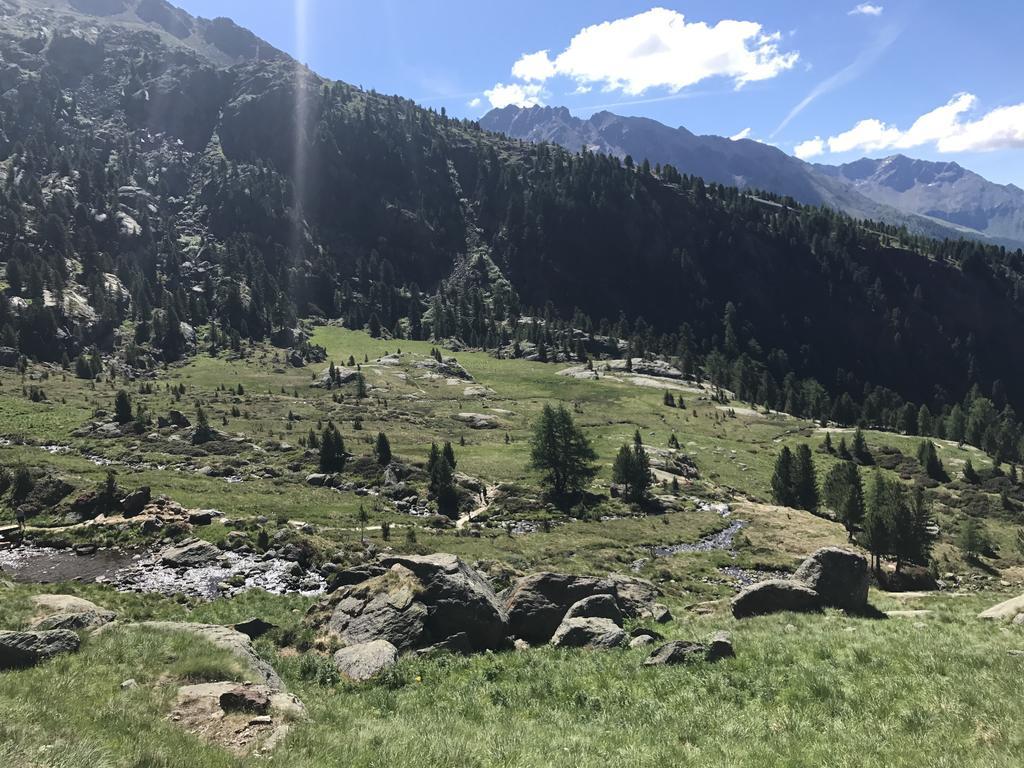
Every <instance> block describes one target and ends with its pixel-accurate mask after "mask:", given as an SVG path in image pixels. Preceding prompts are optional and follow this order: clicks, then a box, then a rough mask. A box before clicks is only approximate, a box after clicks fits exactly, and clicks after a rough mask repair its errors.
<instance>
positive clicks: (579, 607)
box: [563, 595, 622, 627]
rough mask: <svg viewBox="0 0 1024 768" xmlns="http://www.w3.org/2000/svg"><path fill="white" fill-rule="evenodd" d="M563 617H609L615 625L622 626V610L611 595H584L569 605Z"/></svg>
mask: <svg viewBox="0 0 1024 768" xmlns="http://www.w3.org/2000/svg"><path fill="white" fill-rule="evenodd" d="M565 618H566V619H577V618H586V619H590V618H594V619H611V621H612V622H614V623H615V624H616V626H619V627H621V626H622V611H621V610H620V609H619V604H618V603H616V602H615V598H614V597H612V596H611V595H591V596H590V597H584V598H583V599H582V600H578V601H576V602H575V603H573V604H572V605H571V606H569V610H568V611H566V613H565ZM564 620H565V619H563V621H564Z"/></svg>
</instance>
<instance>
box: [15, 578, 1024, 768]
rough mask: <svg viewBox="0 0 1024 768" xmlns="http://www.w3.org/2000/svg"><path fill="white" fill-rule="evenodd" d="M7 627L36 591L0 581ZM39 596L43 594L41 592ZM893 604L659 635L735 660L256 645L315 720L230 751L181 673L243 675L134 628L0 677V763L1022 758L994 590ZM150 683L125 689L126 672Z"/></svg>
mask: <svg viewBox="0 0 1024 768" xmlns="http://www.w3.org/2000/svg"><path fill="white" fill-rule="evenodd" d="M0 589H2V593H0V594H2V596H3V597H4V601H3V608H0V617H2V618H3V620H4V621H3V623H4V624H5V625H7V626H11V625H17V622H18V621H19V619H21V618H23V617H24V616H25V615H27V612H28V610H29V609H28V604H27V594H28V592H29V591H30V588H28V587H21V586H19V587H13V588H0ZM31 589H32V590H34V589H36V588H31ZM82 591H83V592H84V593H85V594H87V595H88V596H89V597H91V598H93V599H97V600H101V601H106V602H107V603H108V604H111V605H113V606H116V607H117V608H118V609H119V610H121V611H122V614H123V616H124V617H126V618H153V617H160V618H172V619H174V618H185V617H186V616H187V617H188V618H189V619H191V620H200V621H223V622H227V621H232V620H238V619H240V618H243V617H245V616H247V615H249V614H250V613H251V612H253V611H254V610H255V611H259V612H260V613H261V615H266V616H268V617H270V618H272V619H274V620H276V621H279V622H281V623H282V625H283V626H287V625H288V624H289V622H290V623H294V622H295V621H296V614H295V613H293V610H294V609H295V608H296V607H301V602H302V601H301V600H300V601H299V604H298V606H296V602H295V599H293V598H272V597H269V596H262V597H260V596H255V595H248V596H245V597H243V598H238V599H236V600H233V601H217V602H215V603H212V604H206V605H200V606H196V607H195V608H194V609H193V610H192V611H189V610H188V609H187V608H185V607H183V606H181V605H180V604H177V603H175V602H173V601H167V600H159V599H154V598H144V597H137V596H131V597H127V596H115V595H112V594H104V593H103V592H102V591H101V590H98V589H96V588H90V589H85V590H82ZM873 599H874V601H875V602H876V604H878V605H880V606H882V607H890V608H891V607H896V608H908V607H909V608H918V609H921V608H924V609H927V610H931V611H932V613H931V614H929V615H927V616H924V617H921V618H894V619H889V620H872V619H855V618H849V617H846V616H845V615H843V614H841V613H838V612H829V613H827V614H826V615H824V616H801V615H787V614H782V615H777V616H774V617H765V618H761V619H754V620H747V621H745V622H736V621H735V620H733V619H731V618H730V617H727V616H726V615H724V613H723V611H722V610H721V609H720V610H719V611H718V612H716V613H715V614H712V615H710V616H697V615H694V614H688V613H686V612H685V611H684V610H682V609H681V606H679V605H674V606H673V607H674V608H676V609H677V610H678V611H679V612H680V614H681V615H680V618H679V620H677V621H676V622H674V623H673V624H670V625H668V626H667V628H666V629H665V631H666V633H667V634H668V635H669V636H670V637H679V638H685V639H696V640H701V639H704V638H706V637H707V636H708V635H710V634H711V632H712V631H714V630H717V629H722V628H724V629H728V630H730V631H731V632H732V633H733V638H734V644H735V647H736V652H737V657H736V658H735V659H732V660H726V661H722V662H719V663H717V664H714V665H706V664H700V665H694V666H689V667H673V668H644V667H643V666H642V665H641V662H642V660H643V658H644V657H645V655H646V651H645V650H643V649H638V650H629V651H614V652H582V651H557V650H551V649H545V648H539V649H534V650H530V651H527V652H520V653H515V652H509V653H499V654H485V655H483V656H477V657H472V658H460V657H441V658H437V659H432V660H422V659H419V660H417V659H407V660H404V661H403V662H401V663H400V665H399V666H398V667H397V668H396V669H395V670H394V671H393V672H391V673H389V674H388V675H387V676H386V677H385V678H383V679H380V680H379V681H377V682H374V683H371V684H368V685H363V686H355V685H348V684H338V683H335V682H333V681H332V680H330V679H325V677H324V676H323V674H322V672H323V670H324V669H325V668H327V667H328V662H327V660H326V659H325V660H323V661H322V662H319V663H314V662H312V661H311V660H309V659H307V658H306V657H297V656H295V655H293V654H278V653H277V651H276V649H275V648H274V646H273V645H272V644H271V643H269V642H265V641H261V645H260V648H261V650H262V652H263V653H264V655H265V656H266V657H267V658H269V659H271V660H272V661H273V662H274V664H275V666H276V668H277V669H278V670H279V671H280V672H281V674H282V675H283V677H284V678H285V680H286V682H287V684H288V686H289V689H290V690H291V691H292V692H294V693H296V694H297V695H299V696H300V697H301V698H302V699H303V700H304V702H305V703H306V706H307V710H308V715H309V716H308V719H307V720H306V721H304V722H302V723H300V724H299V725H298V726H297V727H295V728H294V730H293V731H292V733H291V734H290V735H289V737H288V740H287V741H286V743H285V745H284V746H283V747H281V748H279V749H278V750H277V751H276V752H275V753H274V754H273V755H272V756H270V757H268V758H247V759H246V758H233V757H231V756H230V755H228V754H227V753H226V752H224V751H222V750H220V749H218V748H216V747H213V746H210V745H206V744H204V743H202V742H200V741H198V740H197V739H194V738H192V737H190V736H187V735H186V734H184V733H182V732H180V731H179V730H178V729H177V728H176V727H175V726H174V725H173V724H172V723H170V722H169V721H168V720H167V719H166V717H165V713H166V712H167V711H168V709H169V706H170V705H169V702H170V699H171V698H172V694H173V690H174V687H175V686H176V685H178V684H181V683H183V682H195V681H202V680H207V679H225V678H226V679H238V680H241V679H244V678H245V671H244V670H241V669H239V668H238V667H237V663H236V662H235V661H234V660H233V659H231V658H230V657H226V656H224V655H223V654H222V653H220V652H218V651H217V650H216V649H214V648H212V647H208V646H205V645H203V644H202V643H197V642H196V641H194V640H193V639H190V638H186V637H185V636H177V635H175V634H173V633H172V634H167V633H156V632H152V631H145V630H142V629H136V628H132V627H124V628H119V629H115V630H111V631H108V632H105V633H103V634H101V635H100V636H98V637H96V638H93V639H91V640H89V641H88V642H87V643H86V645H85V647H84V649H83V650H82V651H81V652H80V653H79V654H77V655H75V656H68V657H64V658H60V659H58V660H55V661H54V662H52V663H50V664H47V665H44V666H42V667H39V668H36V669H33V670H26V671H20V672H13V673H4V674H3V675H0V710H2V711H3V712H4V717H3V719H2V721H0V757H2V759H3V764H4V765H9V766H11V767H12V768H28V767H29V766H32V767H33V768H35V767H36V766H39V767H40V768H42V766H46V768H52V767H54V766H59V767H60V768H86V766H88V768H97V767H101V766H102V767H105V766H139V767H140V768H141V766H167V767H168V768H170V767H171V766H175V767H177V766H180V767H181V768H185V767H186V766H188V767H189V768H200V767H205V766H245V765H275V766H276V765H279V766H334V765H346V766H397V765H402V766H412V767H419V766H423V767H424V768H426V767H428V766H430V767H435V766H451V767H452V768H455V767H456V766H459V767H461V766H480V767H481V768H483V767H484V766H487V767H489V766H523V767H526V766H531V767H532V766H665V765H672V766H691V765H692V766H751V767H753V766H764V765H779V766H807V765H829V766H862V765H885V766H908V767H910V766H920V765H922V764H924V765H934V766H947V767H949V768H953V767H954V766H956V767H958V768H959V767H961V766H985V767H986V768H991V767H995V766H1007V767H1009V766H1017V765H1020V764H1021V761H1022V760H1024V730H1022V729H1021V727H1020V722H1019V708H1020V691H1019V679H1020V670H1021V663H1022V661H1021V657H1020V656H1015V655H1011V654H1010V653H1009V651H1014V650H1020V649H1021V648H1022V646H1024V631H1022V630H1021V629H1019V628H1015V629H1014V630H1010V629H1007V628H1000V627H998V626H996V625H993V624H991V623H986V622H982V621H979V620H977V619H975V618H974V613H975V612H977V610H979V609H980V608H982V607H984V606H986V605H987V601H988V598H987V597H986V596H973V597H972V596H962V597H956V596H933V597H921V598H913V599H904V600H896V599H894V598H889V597H885V596H878V595H875V596H874V598H873ZM127 678H133V679H135V680H136V681H137V682H138V683H139V684H140V685H139V687H138V688H136V689H133V690H130V691H122V690H121V687H120V683H121V681H123V680H125V679H127Z"/></svg>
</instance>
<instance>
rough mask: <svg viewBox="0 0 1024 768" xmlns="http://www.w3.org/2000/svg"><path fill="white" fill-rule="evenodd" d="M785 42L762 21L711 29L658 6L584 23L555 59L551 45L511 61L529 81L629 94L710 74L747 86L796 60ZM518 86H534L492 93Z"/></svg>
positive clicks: (725, 23) (515, 72) (675, 85)
mask: <svg viewBox="0 0 1024 768" xmlns="http://www.w3.org/2000/svg"><path fill="white" fill-rule="evenodd" d="M780 40H781V35H780V34H779V33H778V32H774V33H765V32H764V30H763V27H762V26H761V25H760V24H758V23H757V22H753V21H733V20H729V19H726V20H722V21H719V22H718V23H717V24H715V25H714V26H709V25H708V24H706V23H704V22H693V23H687V21H686V20H685V18H684V17H683V14H681V13H678V12H676V11H671V10H668V9H665V8H652V9H651V10H649V11H646V12H644V13H640V14H637V15H635V16H630V17H627V18H623V19H616V20H614V21H606V22H604V23H602V24H595V25H593V26H590V27H585V28H584V29H582V30H580V31H579V32H578V33H576V35H575V36H574V37H573V38H572V40H571V41H570V42H569V45H568V46H567V47H566V48H565V50H563V51H562V52H561V53H559V54H558V55H557V56H555V57H554V58H551V56H550V53H549V51H546V50H545V51H537V52H536V53H529V54H524V55H523V56H521V57H520V58H519V60H518V61H516V63H515V64H514V65H513V66H512V75H513V76H514V77H515V78H517V79H518V80H521V81H523V82H524V83H526V84H535V83H544V82H545V81H547V80H549V79H551V78H552V77H555V76H556V75H561V76H565V77H569V78H572V79H573V80H575V81H576V83H577V85H578V86H579V88H589V87H591V86H592V85H599V86H600V87H601V89H602V90H604V91H621V92H622V93H624V94H626V95H629V96H639V95H640V94H643V93H644V92H646V91H648V90H650V89H652V88H666V89H668V90H669V92H671V93H676V92H678V91H680V90H681V89H683V88H686V87H687V86H690V85H694V84H695V83H699V82H701V81H702V80H706V79H708V78H712V77H725V78H728V79H730V80H732V81H733V83H734V84H735V86H736V88H741V87H743V86H744V85H745V84H747V83H751V82H755V81H758V80H767V79H769V78H772V77H775V76H776V75H778V74H780V73H781V72H784V71H785V70H787V69H791V68H792V67H793V65H794V64H796V61H797V59H798V58H799V53H798V52H796V51H792V52H782V51H781V50H780V49H779V42H780ZM513 87H520V88H528V87H531V86H530V85H519V86H516V84H512V85H507V86H506V85H502V84H500V83H499V84H498V85H496V86H495V88H494V89H492V90H495V91H498V89H499V88H501V89H504V90H501V91H498V92H499V93H500V94H501V95H502V98H501V100H505V98H506V94H507V89H509V88H513ZM493 101H494V99H493V98H492V102H493ZM510 103H512V102H510Z"/></svg>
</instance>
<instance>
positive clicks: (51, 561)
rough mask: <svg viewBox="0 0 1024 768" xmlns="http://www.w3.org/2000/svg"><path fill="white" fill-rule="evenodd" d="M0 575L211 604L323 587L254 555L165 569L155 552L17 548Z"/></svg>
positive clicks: (228, 555) (310, 575)
mask: <svg viewBox="0 0 1024 768" xmlns="http://www.w3.org/2000/svg"><path fill="white" fill-rule="evenodd" d="M0 572H2V573H3V574H4V575H7V576H10V578H11V579H13V580H14V581H18V582H23V583H35V584H54V583H58V582H65V581H82V582H96V583H101V584H108V585H110V586H111V587H113V588H114V589H116V590H118V591H119V592H147V593H156V594H161V595H178V594H185V595H191V596H193V597H200V598H205V599H212V598H215V597H230V596H232V595H236V594H239V593H241V592H245V591H246V590H249V589H262V590H265V591H267V592H270V593H273V594H285V593H294V592H298V593H300V594H303V595H315V594H319V593H321V592H323V591H324V589H325V588H326V581H325V580H324V578H323V577H322V576H321V575H320V574H319V573H317V572H316V571H312V570H310V571H304V570H302V569H300V568H299V567H297V565H296V564H295V563H294V562H291V561H289V560H284V559H280V558H276V557H267V556H266V555H257V554H240V553H237V552H224V553H223V555H222V556H221V557H219V558H218V559H217V561H216V562H214V563H210V564H207V565H202V566H197V567H193V568H175V567H171V566H168V565H165V564H164V563H163V562H162V560H161V557H160V554H159V553H158V552H155V551H147V552H126V551H123V550H116V549H100V550H97V551H96V552H94V553H91V554H76V553H75V552H74V550H70V549H52V548H49V547H34V546H31V545H28V546H19V547H14V548H12V549H3V550H0Z"/></svg>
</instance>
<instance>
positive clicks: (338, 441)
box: [320, 421, 346, 472]
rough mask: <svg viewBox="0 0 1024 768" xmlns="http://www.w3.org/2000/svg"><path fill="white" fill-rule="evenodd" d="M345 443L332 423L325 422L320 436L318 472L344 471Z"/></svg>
mask: <svg viewBox="0 0 1024 768" xmlns="http://www.w3.org/2000/svg"><path fill="white" fill-rule="evenodd" d="M345 458H346V456H345V441H344V440H343V439H342V437H341V432H339V431H338V428H337V427H336V426H334V422H333V421H329V422H327V426H326V427H325V428H324V431H323V434H322V435H321V436H320V471H321V472H341V471H343V470H344V469H345Z"/></svg>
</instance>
